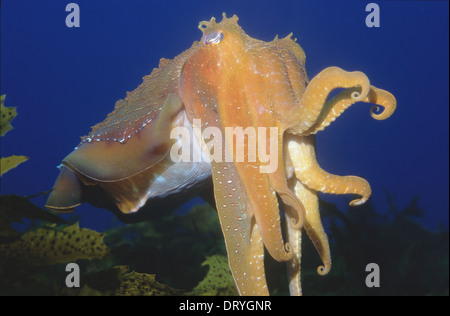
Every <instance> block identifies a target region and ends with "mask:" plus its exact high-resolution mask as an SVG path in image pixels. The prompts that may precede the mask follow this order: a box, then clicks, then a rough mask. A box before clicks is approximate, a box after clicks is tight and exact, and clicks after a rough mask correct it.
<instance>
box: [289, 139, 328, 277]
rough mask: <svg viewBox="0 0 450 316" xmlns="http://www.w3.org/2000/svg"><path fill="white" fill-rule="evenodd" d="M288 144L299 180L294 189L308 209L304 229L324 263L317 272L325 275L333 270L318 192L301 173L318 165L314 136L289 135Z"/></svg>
mask: <svg viewBox="0 0 450 316" xmlns="http://www.w3.org/2000/svg"><path fill="white" fill-rule="evenodd" d="M286 143H287V146H288V150H289V155H290V158H291V160H292V164H293V165H294V168H295V175H296V177H297V179H298V181H297V182H296V184H295V187H294V192H295V194H296V196H297V197H298V198H299V200H300V201H302V203H303V204H304V206H305V209H306V218H305V226H304V227H305V230H306V233H307V234H308V236H309V238H310V239H311V241H312V242H313V244H314V246H315V247H316V249H317V252H318V253H319V256H320V258H321V260H322V263H323V266H319V267H318V268H317V272H318V273H319V274H320V275H325V274H327V273H328V272H329V271H330V269H331V253H330V246H329V242H328V237H327V234H326V233H325V230H324V228H323V225H322V221H321V219H320V213H319V198H318V194H317V190H314V189H311V188H309V187H308V186H307V185H306V184H305V183H303V182H302V180H301V178H303V177H302V176H301V173H302V172H303V170H302V168H303V167H304V165H314V164H316V156H315V150H314V136H309V137H300V136H294V135H289V136H288V137H287V138H286ZM289 238H290V237H289Z"/></svg>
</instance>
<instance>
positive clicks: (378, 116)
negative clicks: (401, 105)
mask: <svg viewBox="0 0 450 316" xmlns="http://www.w3.org/2000/svg"><path fill="white" fill-rule="evenodd" d="M395 108H396V105H390V106H388V107H384V106H380V105H374V106H373V107H372V108H371V109H370V116H372V118H374V119H375V120H378V121H381V120H385V119H387V118H389V117H391V115H392V114H393V113H394V111H395ZM381 109H382V112H381V113H375V112H380V111H381Z"/></svg>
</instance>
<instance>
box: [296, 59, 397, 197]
mask: <svg viewBox="0 0 450 316" xmlns="http://www.w3.org/2000/svg"><path fill="white" fill-rule="evenodd" d="M339 87H340V88H347V89H346V90H344V91H342V92H341V93H339V94H338V95H337V96H335V97H334V98H332V99H330V100H329V101H327V100H326V99H327V97H328V94H329V93H330V92H331V91H332V90H333V89H336V88H339ZM359 101H362V102H366V103H375V104H376V105H375V106H374V107H372V109H371V115H372V117H373V118H375V119H377V120H384V119H386V118H388V117H390V116H391V115H392V113H394V111H395V108H396V100H395V98H394V97H393V96H392V95H391V94H390V93H389V92H387V91H384V90H382V89H378V88H376V87H373V86H371V85H370V83H369V80H368V79H367V77H366V76H365V75H364V74H363V73H361V72H347V71H344V70H342V69H340V68H337V67H330V68H327V69H325V70H323V71H322V72H320V73H319V74H318V75H317V76H316V77H314V78H313V79H312V80H311V82H310V83H309V85H308V86H307V88H306V91H305V93H304V95H303V97H302V98H301V100H300V102H299V103H300V105H299V106H300V108H299V110H298V111H297V113H296V114H295V115H293V116H299V117H305V118H306V119H305V120H303V121H301V122H300V123H299V124H297V125H296V126H295V127H293V128H291V129H290V130H289V132H291V133H293V134H296V135H300V136H308V135H311V134H315V133H317V132H318V131H321V130H323V129H324V128H326V127H327V126H328V125H329V124H330V123H331V122H332V121H334V120H335V119H336V118H337V117H338V116H339V115H340V114H342V113H343V112H344V110H345V109H347V108H348V107H349V106H351V105H352V104H354V103H356V102H359ZM378 106H382V107H383V108H384V110H383V112H382V113H380V114H376V113H375V112H374V109H375V108H376V107H378ZM313 156H314V157H315V154H314V155H312V154H311V157H313ZM291 158H292V157H291ZM292 159H293V161H294V160H295V159H294V158H292ZM298 168H299V172H297V177H298V179H299V180H300V181H301V182H302V183H303V184H305V185H307V186H308V187H309V188H311V189H313V190H316V191H320V192H324V193H331V194H356V195H360V196H361V198H360V199H355V200H353V201H351V202H350V205H353V206H355V205H361V204H363V203H365V202H366V201H367V200H368V199H369V197H370V195H371V193H372V191H371V189H370V185H369V183H368V182H367V181H366V180H364V179H362V178H360V177H356V176H337V175H332V174H329V173H327V172H325V171H324V170H323V169H321V168H320V167H319V165H318V164H317V161H315V159H314V160H311V163H310V164H304V165H302V166H298ZM300 170H301V171H300Z"/></svg>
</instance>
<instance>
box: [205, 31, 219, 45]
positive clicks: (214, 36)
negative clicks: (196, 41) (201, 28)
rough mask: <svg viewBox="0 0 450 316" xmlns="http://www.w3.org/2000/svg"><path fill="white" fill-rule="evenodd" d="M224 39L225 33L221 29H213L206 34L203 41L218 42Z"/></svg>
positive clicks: (207, 42) (206, 42) (208, 42)
mask: <svg viewBox="0 0 450 316" xmlns="http://www.w3.org/2000/svg"><path fill="white" fill-rule="evenodd" d="M222 39H223V33H222V32H221V31H213V32H211V33H208V34H206V35H205V38H204V39H203V43H205V44H218V43H220V41H222Z"/></svg>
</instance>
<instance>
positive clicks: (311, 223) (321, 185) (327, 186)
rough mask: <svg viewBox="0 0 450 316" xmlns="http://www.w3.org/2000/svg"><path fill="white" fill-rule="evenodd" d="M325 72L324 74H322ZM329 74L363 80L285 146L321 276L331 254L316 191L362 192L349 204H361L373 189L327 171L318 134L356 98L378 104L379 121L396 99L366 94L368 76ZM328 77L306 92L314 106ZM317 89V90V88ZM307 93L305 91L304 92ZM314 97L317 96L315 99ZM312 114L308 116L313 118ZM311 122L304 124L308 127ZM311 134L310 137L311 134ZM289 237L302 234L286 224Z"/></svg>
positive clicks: (294, 275)
mask: <svg viewBox="0 0 450 316" xmlns="http://www.w3.org/2000/svg"><path fill="white" fill-rule="evenodd" d="M322 74H323V73H322ZM325 74H327V75H332V74H333V75H336V74H337V75H338V76H340V79H339V80H340V81H339V80H337V82H341V83H340V84H342V81H345V77H347V79H350V81H348V82H347V83H344V84H342V85H345V86H351V85H353V84H355V81H354V79H355V77H359V79H362V80H361V81H360V85H361V87H363V88H361V87H349V88H347V89H345V90H344V91H342V92H341V93H339V94H338V95H336V96H335V97H334V98H332V99H330V100H328V101H326V102H325V104H324V105H323V108H322V109H321V110H320V113H319V115H317V110H315V111H314V112H313V113H314V115H316V116H317V119H316V122H315V123H313V124H312V125H311V127H310V128H307V129H306V130H305V131H303V132H302V133H301V136H300V135H293V134H290V135H288V136H287V137H286V139H285V141H286V146H287V150H288V153H287V154H286V156H285V157H286V159H288V160H289V164H292V165H293V167H294V170H295V177H294V178H295V180H296V181H295V184H294V186H293V190H294V192H295V194H296V195H297V197H298V198H299V200H300V201H301V202H302V203H303V205H304V206H305V210H306V218H305V224H304V228H305V230H306V232H307V234H308V236H309V238H310V239H311V240H312V242H313V244H314V245H315V247H316V249H317V251H318V253H319V255H320V257H321V259H322V262H323V265H322V266H319V267H318V269H317V272H318V273H319V274H321V275H324V274H327V273H328V272H329V271H330V269H331V255H330V249H329V242H328V237H327V235H326V233H325V231H324V228H323V225H322V222H321V219H320V213H319V205H318V196H317V192H319V191H320V192H323V193H331V194H357V195H360V196H361V198H360V199H356V200H353V201H351V202H350V205H360V204H362V203H364V202H366V201H367V200H368V198H369V197H370V194H371V189H370V185H369V183H368V182H367V181H366V180H364V179H362V178H360V177H356V176H337V175H333V174H330V173H327V172H326V171H324V170H323V169H322V168H320V166H319V164H318V163H317V159H316V153H315V141H314V136H313V135H311V134H315V133H317V132H319V131H321V130H323V129H324V128H325V127H327V126H328V125H329V124H330V123H331V122H332V121H334V120H335V119H336V118H337V117H338V116H339V115H340V114H341V113H342V112H343V111H344V110H345V109H347V108H348V107H349V106H350V105H352V104H354V103H355V102H357V101H362V102H367V103H373V104H376V105H375V106H374V107H372V109H371V115H372V117H373V118H375V119H377V120H383V119H386V118H388V117H390V116H391V115H392V114H393V112H394V111H395V108H396V100H395V98H394V97H393V96H392V94H390V93H389V92H387V91H384V90H382V89H378V88H376V87H373V86H370V88H369V92H368V93H367V94H366V95H365V96H364V95H362V93H361V90H364V84H365V81H366V80H365V79H364V76H362V75H361V74H360V73H356V74H355V73H353V74H352V73H347V72H344V71H343V70H338V69H336V68H333V70H332V71H331V72H325ZM355 75H356V76H355ZM323 79H325V81H326V82H330V79H331V78H326V77H325V78H324V77H323V76H322V77H319V80H315V79H313V80H312V81H314V82H315V83H316V84H315V85H312V86H308V87H307V92H308V89H309V92H308V95H309V100H308V99H304V100H303V102H304V103H305V102H306V101H305V100H308V102H310V103H311V106H314V105H315V104H317V102H324V100H325V98H324V95H327V93H329V88H330V86H329V85H328V86H327V85H326V82H325V87H326V89H325V91H323V92H320V89H321V88H320V87H321V85H320V84H319V83H320V82H318V81H320V80H323ZM316 90H317V91H316ZM305 94H306V93H305ZM312 96H316V97H317V99H314V98H313V97H312ZM377 105H380V106H382V107H383V108H384V110H383V112H382V113H381V114H375V113H374V109H375V108H376V107H377ZM314 115H311V116H309V117H314ZM310 124H311V123H310V122H309V123H308V124H307V125H305V126H309V125H310ZM308 135H310V136H308ZM287 232H288V239H289V240H290V241H291V240H296V239H298V238H301V233H300V232H298V231H296V230H293V229H290V228H289V226H288V227H287ZM300 246H301V245H300V244H298V243H297V244H293V249H294V252H295V253H296V257H295V258H294V259H293V260H291V261H289V262H288V277H289V281H290V291H291V294H292V295H300V294H301V286H300V273H299V271H297V267H298V266H299V262H300V250H299V249H297V248H298V247H300Z"/></svg>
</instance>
